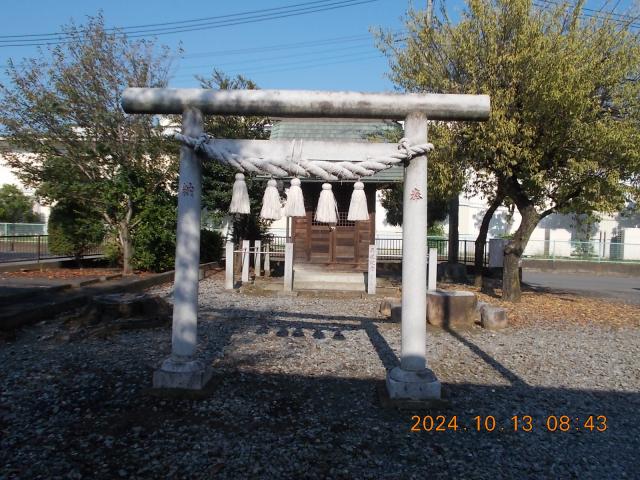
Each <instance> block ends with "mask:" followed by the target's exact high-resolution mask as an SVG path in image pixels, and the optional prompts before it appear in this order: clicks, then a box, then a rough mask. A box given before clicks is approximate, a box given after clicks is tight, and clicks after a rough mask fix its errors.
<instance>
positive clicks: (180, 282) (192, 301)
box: [153, 108, 211, 390]
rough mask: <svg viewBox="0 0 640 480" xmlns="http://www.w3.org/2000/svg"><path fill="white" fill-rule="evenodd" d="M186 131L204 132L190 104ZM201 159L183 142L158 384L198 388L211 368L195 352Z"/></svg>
mask: <svg viewBox="0 0 640 480" xmlns="http://www.w3.org/2000/svg"><path fill="white" fill-rule="evenodd" d="M182 132H183V133H184V134H185V135H189V136H192V137H198V136H200V134H202V132H203V117H202V112H201V111H200V110H198V109H195V108H188V109H186V110H185V111H184V112H183V114H182ZM201 178H202V177H201V165H200V159H199V158H198V156H197V154H196V152H195V151H194V150H193V149H191V148H189V147H185V146H183V147H181V148H180V178H179V191H178V229H177V241H176V267H175V277H174V284H173V285H174V286H173V330H172V338H171V356H170V357H169V358H167V359H166V360H165V361H164V362H162V365H161V366H160V368H159V369H158V370H156V371H155V372H154V374H153V386H154V388H174V389H175V388H178V389H188V390H200V389H202V388H203V387H204V386H205V385H206V384H207V382H208V381H209V380H210V379H211V370H210V369H209V368H207V367H206V366H205V365H204V364H203V363H202V362H201V361H200V360H197V359H196V358H195V351H196V342H197V337H198V276H199V264H200V214H201V213H200V212H201V204H200V201H201V194H202V180H201Z"/></svg>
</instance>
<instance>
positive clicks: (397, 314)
mask: <svg viewBox="0 0 640 480" xmlns="http://www.w3.org/2000/svg"><path fill="white" fill-rule="evenodd" d="M391 321H392V322H397V323H400V322H402V304H401V303H400V302H398V303H394V304H393V305H392V306H391Z"/></svg>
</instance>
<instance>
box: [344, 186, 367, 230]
mask: <svg viewBox="0 0 640 480" xmlns="http://www.w3.org/2000/svg"><path fill="white" fill-rule="evenodd" d="M347 220H349V221H350V222H357V221H358V220H369V210H368V209H367V196H366V195H365V193H364V183H362V182H356V183H355V184H354V185H353V193H352V194H351V203H349V214H348V215H347Z"/></svg>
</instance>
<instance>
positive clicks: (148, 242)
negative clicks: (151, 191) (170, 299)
mask: <svg viewBox="0 0 640 480" xmlns="http://www.w3.org/2000/svg"><path fill="white" fill-rule="evenodd" d="M137 218H138V223H137V224H136V226H135V228H134V229H133V234H132V240H133V257H132V265H133V267H134V268H136V269H139V270H149V271H152V272H162V271H165V270H171V269H173V267H174V264H175V253H176V221H177V208H176V197H174V196H172V195H169V194H168V193H166V192H162V191H161V192H158V193H157V194H155V195H149V196H147V198H146V201H145V202H144V203H143V204H142V205H141V210H140V212H139V213H138V215H137Z"/></svg>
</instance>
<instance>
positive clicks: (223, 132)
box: [198, 70, 270, 242]
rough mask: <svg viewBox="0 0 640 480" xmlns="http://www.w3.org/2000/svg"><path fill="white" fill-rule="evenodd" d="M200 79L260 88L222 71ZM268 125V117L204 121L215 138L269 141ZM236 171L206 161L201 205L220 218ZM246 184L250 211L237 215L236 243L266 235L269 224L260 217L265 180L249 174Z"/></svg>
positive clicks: (205, 83) (212, 84) (206, 84)
mask: <svg viewBox="0 0 640 480" xmlns="http://www.w3.org/2000/svg"><path fill="white" fill-rule="evenodd" d="M198 80H199V82H200V86H201V87H202V88H216V89H221V90H235V89H255V88H258V87H257V85H256V84H255V83H253V82H252V81H251V80H249V79H247V78H245V77H243V76H242V75H238V76H236V77H234V78H230V77H228V76H227V75H225V74H224V73H223V72H221V71H219V70H213V72H212V74H211V77H210V78H204V77H198ZM268 124H269V120H268V119H267V118H265V117H252V116H250V117H247V116H237V115H234V116H221V115H207V116H206V117H205V121H204V131H205V132H206V133H207V134H209V135H212V136H213V137H214V138H246V139H253V140H266V139H268V138H269V132H268V131H267V129H266V126H267V125H268ZM236 173H237V171H236V170H235V169H234V168H232V167H229V166H226V165H222V164H221V163H219V162H216V161H213V160H210V161H207V162H205V163H204V164H203V168H202V204H203V206H204V207H206V208H207V209H208V210H209V211H211V212H212V213H213V214H214V215H215V216H217V218H218V220H221V219H222V218H223V217H226V216H227V215H228V213H227V212H228V210H229V205H230V204H231V193H232V190H233V182H234V178H235V174H236ZM246 183H247V190H248V192H249V200H250V205H251V213H249V214H248V215H235V217H234V220H233V237H234V242H239V240H240V239H251V240H256V239H260V238H263V236H264V235H265V232H266V228H267V227H268V225H269V223H270V222H268V221H265V220H263V219H261V218H260V216H259V212H260V208H261V204H262V196H263V195H264V189H265V182H264V181H259V180H257V179H255V178H253V177H251V176H249V175H247V176H246Z"/></svg>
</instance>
